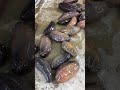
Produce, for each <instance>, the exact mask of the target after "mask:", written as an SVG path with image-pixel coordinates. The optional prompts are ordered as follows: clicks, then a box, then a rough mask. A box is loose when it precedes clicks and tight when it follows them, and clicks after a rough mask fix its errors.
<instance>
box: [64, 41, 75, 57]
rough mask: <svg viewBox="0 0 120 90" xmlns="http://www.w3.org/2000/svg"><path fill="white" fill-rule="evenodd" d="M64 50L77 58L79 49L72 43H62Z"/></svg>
mask: <svg viewBox="0 0 120 90" xmlns="http://www.w3.org/2000/svg"><path fill="white" fill-rule="evenodd" d="M62 48H63V49H64V50H65V51H66V52H68V53H70V54H71V55H72V56H77V49H76V47H75V46H74V45H73V44H72V43H71V42H66V41H64V42H62Z"/></svg>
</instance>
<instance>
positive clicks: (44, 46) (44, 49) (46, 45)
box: [39, 35, 51, 57]
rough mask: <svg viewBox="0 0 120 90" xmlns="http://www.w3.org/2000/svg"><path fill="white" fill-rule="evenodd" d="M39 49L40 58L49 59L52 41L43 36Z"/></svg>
mask: <svg viewBox="0 0 120 90" xmlns="http://www.w3.org/2000/svg"><path fill="white" fill-rule="evenodd" d="M39 47H40V56H41V57H47V56H48V55H49V53H50V51H51V40H50V39H49V38H48V37H47V36H45V35H43V36H41V39H40V44H39Z"/></svg>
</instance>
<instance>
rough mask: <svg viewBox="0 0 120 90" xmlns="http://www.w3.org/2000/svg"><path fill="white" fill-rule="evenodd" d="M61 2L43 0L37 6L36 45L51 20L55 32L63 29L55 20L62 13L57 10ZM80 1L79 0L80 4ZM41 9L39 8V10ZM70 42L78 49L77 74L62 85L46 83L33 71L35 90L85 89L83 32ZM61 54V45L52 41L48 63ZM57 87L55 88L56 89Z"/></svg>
mask: <svg viewBox="0 0 120 90" xmlns="http://www.w3.org/2000/svg"><path fill="white" fill-rule="evenodd" d="M61 1H63V0H44V3H43V4H42V5H40V4H39V5H38V7H37V8H36V20H35V22H36V23H38V29H37V32H36V36H35V40H36V44H39V40H40V37H41V35H42V32H43V31H44V29H45V28H46V26H47V25H48V24H49V22H50V21H51V20H53V21H54V22H55V23H56V28H55V30H60V29H62V28H64V26H61V25H57V20H58V18H59V16H60V15H61V14H62V12H61V11H60V10H59V9H58V3H60V2H61ZM81 2H82V0H79V3H81ZM40 7H41V8H40ZM71 42H73V43H74V45H76V47H77V49H78V56H77V57H76V59H77V61H78V62H79V64H80V70H79V72H78V74H77V75H76V76H75V77H74V78H73V79H71V80H70V81H68V82H66V83H64V84H57V83H54V82H53V83H46V82H45V79H44V77H43V76H42V74H41V73H40V72H39V71H38V70H37V69H36V70H35V84H36V85H35V87H36V90H41V89H43V90H75V89H76V90H84V89H85V83H84V82H85V68H84V65H85V58H84V53H85V33H84V30H81V32H80V33H79V34H77V35H76V36H74V37H72V39H71ZM62 53H63V50H62V49H61V44H60V43H56V42H54V41H52V51H51V53H50V55H49V56H48V57H47V58H46V59H47V60H48V61H49V62H51V61H52V60H53V59H54V58H55V57H56V56H58V55H60V54H62ZM56 86H57V87H56Z"/></svg>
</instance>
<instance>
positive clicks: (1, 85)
mask: <svg viewBox="0 0 120 90" xmlns="http://www.w3.org/2000/svg"><path fill="white" fill-rule="evenodd" d="M0 90H23V88H22V85H21V84H20V83H19V82H18V81H17V80H16V79H15V78H13V77H11V76H9V75H6V74H0Z"/></svg>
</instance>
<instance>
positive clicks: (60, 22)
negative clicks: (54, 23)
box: [58, 18, 71, 25]
mask: <svg viewBox="0 0 120 90" xmlns="http://www.w3.org/2000/svg"><path fill="white" fill-rule="evenodd" d="M70 20H71V18H68V19H65V20H61V21H58V24H60V25H67V24H68V22H70Z"/></svg>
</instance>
